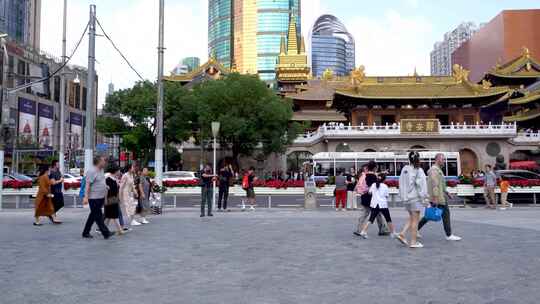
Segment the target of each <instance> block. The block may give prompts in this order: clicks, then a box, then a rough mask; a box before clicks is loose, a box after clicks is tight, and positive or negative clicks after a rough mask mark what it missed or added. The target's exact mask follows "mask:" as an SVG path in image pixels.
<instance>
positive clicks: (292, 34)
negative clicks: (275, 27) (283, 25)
mask: <svg viewBox="0 0 540 304" xmlns="http://www.w3.org/2000/svg"><path fill="white" fill-rule="evenodd" d="M287 37H288V40H289V41H287V54H289V55H297V54H298V32H297V30H296V17H295V16H294V14H291V18H290V20H289V35H288V36H287Z"/></svg>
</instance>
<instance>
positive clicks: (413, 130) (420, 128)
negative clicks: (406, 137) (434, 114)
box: [400, 119, 439, 134]
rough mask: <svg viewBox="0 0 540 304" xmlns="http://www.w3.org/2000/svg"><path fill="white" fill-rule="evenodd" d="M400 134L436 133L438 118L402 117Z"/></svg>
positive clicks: (437, 130) (437, 131)
mask: <svg viewBox="0 0 540 304" xmlns="http://www.w3.org/2000/svg"><path fill="white" fill-rule="evenodd" d="M400 125H401V134H438V133H439V120H438V119H402V120H401V121H400Z"/></svg>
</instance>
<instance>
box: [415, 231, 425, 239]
mask: <svg viewBox="0 0 540 304" xmlns="http://www.w3.org/2000/svg"><path fill="white" fill-rule="evenodd" d="M416 238H417V239H423V238H424V237H423V236H422V235H421V234H420V232H417V233H416Z"/></svg>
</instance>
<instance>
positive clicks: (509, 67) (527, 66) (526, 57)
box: [487, 47, 540, 78]
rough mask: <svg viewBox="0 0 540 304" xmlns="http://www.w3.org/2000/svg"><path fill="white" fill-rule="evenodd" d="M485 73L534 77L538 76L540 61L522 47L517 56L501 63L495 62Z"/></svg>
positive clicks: (500, 75)
mask: <svg viewBox="0 0 540 304" xmlns="http://www.w3.org/2000/svg"><path fill="white" fill-rule="evenodd" d="M487 74H488V75H493V76H497V77H502V78H531V77H532V78H536V77H540V62H539V61H538V60H536V59H535V58H533V57H532V55H531V53H530V51H529V49H528V48H526V47H524V48H523V52H522V53H521V55H520V56H519V57H516V58H514V59H513V60H510V61H509V62H507V63H505V64H502V65H501V64H497V66H495V67H494V68H493V69H491V70H490V71H489V72H488V73H487Z"/></svg>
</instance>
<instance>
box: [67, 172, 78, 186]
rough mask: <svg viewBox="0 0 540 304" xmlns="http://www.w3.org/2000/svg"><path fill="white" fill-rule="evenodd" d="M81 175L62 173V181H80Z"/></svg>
mask: <svg viewBox="0 0 540 304" xmlns="http://www.w3.org/2000/svg"><path fill="white" fill-rule="evenodd" d="M80 182H81V177H80V176H74V175H72V174H68V173H64V183H69V184H72V183H80Z"/></svg>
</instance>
